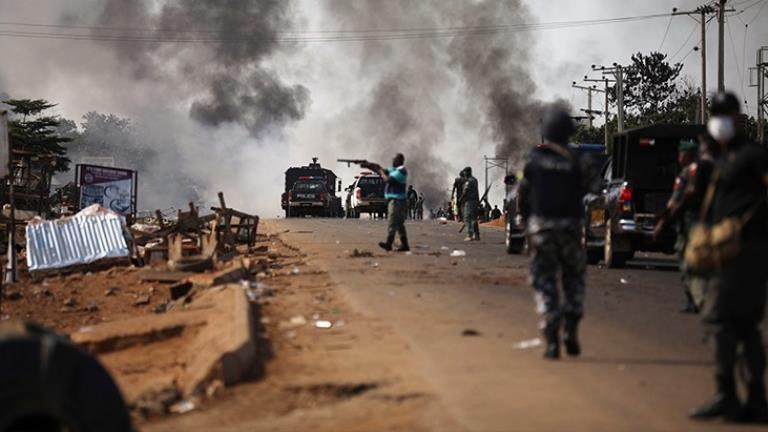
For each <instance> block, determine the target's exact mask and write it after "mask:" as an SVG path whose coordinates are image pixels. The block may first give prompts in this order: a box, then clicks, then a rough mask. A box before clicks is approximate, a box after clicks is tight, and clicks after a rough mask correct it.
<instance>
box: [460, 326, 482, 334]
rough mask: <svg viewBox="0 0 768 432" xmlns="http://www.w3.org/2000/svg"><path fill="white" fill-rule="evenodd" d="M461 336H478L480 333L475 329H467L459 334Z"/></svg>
mask: <svg viewBox="0 0 768 432" xmlns="http://www.w3.org/2000/svg"><path fill="white" fill-rule="evenodd" d="M461 335H462V336H480V332H479V331H477V330H475V329H472V328H468V329H464V331H463V332H461Z"/></svg>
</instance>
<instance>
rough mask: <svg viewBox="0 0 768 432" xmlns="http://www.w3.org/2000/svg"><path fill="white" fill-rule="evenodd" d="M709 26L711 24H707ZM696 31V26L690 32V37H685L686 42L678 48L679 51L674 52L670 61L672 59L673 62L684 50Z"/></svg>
mask: <svg viewBox="0 0 768 432" xmlns="http://www.w3.org/2000/svg"><path fill="white" fill-rule="evenodd" d="M707 27H709V24H707ZM694 33H696V27H693V30H691V33H690V34H688V37H687V38H685V42H683V44H682V45H680V48H678V49H677V51H675V53H674V54H672V55H671V56H670V57H669V61H670V62H673V59H674V58H675V57H677V55H678V54H680V51H682V50H683V48H685V47H686V46H687V45H688V41H690V40H691V38H692V37H693V34H694Z"/></svg>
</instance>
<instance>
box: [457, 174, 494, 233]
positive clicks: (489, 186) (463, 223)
mask: <svg viewBox="0 0 768 432" xmlns="http://www.w3.org/2000/svg"><path fill="white" fill-rule="evenodd" d="M491 186H493V182H491V184H489V185H488V187H487V188H485V193H484V194H483V197H482V198H480V201H478V202H483V201H487V200H488V192H490V191H491ZM462 201H463V200H462ZM462 204H463V203H462ZM466 227H467V223H466V222H462V224H461V228H459V232H462V231H464V228H466Z"/></svg>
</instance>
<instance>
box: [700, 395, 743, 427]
mask: <svg viewBox="0 0 768 432" xmlns="http://www.w3.org/2000/svg"><path fill="white" fill-rule="evenodd" d="M688 416H689V417H690V418H692V419H694V420H711V419H715V418H718V417H722V418H723V419H725V420H730V421H736V420H739V419H740V418H741V417H742V411H741V404H739V399H738V398H737V397H736V392H730V391H719V392H717V394H715V397H714V398H713V399H712V400H711V401H710V402H707V403H706V404H704V405H702V406H700V407H698V408H694V409H692V410H691V412H690V413H689V414H688Z"/></svg>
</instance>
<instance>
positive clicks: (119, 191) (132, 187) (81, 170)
mask: <svg viewBox="0 0 768 432" xmlns="http://www.w3.org/2000/svg"><path fill="white" fill-rule="evenodd" d="M75 175H76V177H77V186H78V187H79V189H80V203H79V207H80V208H81V209H84V208H86V207H88V206H90V205H93V204H100V205H102V206H104V207H106V208H108V209H110V210H112V211H114V212H115V213H118V214H120V215H123V216H125V218H126V219H128V221H129V223H130V221H131V220H133V216H134V215H135V214H136V193H137V176H136V171H133V170H128V169H122V168H112V167H103V166H97V165H82V164H81V165H77V167H76V169H75Z"/></svg>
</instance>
